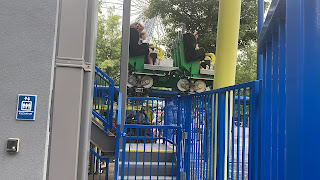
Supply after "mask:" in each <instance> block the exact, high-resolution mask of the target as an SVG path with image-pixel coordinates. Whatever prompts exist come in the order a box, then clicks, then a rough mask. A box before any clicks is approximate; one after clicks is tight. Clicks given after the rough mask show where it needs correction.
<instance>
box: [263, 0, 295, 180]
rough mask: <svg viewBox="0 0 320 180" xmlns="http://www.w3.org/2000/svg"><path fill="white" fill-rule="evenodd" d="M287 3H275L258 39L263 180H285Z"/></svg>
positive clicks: (283, 1) (275, 1) (282, 1)
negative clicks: (260, 76) (260, 61)
mask: <svg viewBox="0 0 320 180" xmlns="http://www.w3.org/2000/svg"><path fill="white" fill-rule="evenodd" d="M287 3H288V4H290V3H292V2H289V1H288V2H286V1H285V0H274V1H273V2H272V4H271V6H270V10H269V12H268V15H267V18H266V20H265V23H264V26H263V29H262V31H261V33H260V36H259V39H258V53H259V54H260V55H262V56H263V66H261V67H262V82H263V83H262V94H261V101H262V116H261V129H260V133H261V135H260V138H261V139H260V143H261V144H260V145H261V147H260V149H261V152H259V156H258V161H259V166H258V167H259V168H260V169H259V173H260V177H259V179H285V169H284V167H285V111H286V69H287V67H286V66H287V65H286V46H287V45H286V44H287V42H286V10H287V8H286V4H287ZM292 10H293V9H292ZM297 28H298V27H297ZM296 88H297V87H296ZM293 98H294V97H293Z"/></svg>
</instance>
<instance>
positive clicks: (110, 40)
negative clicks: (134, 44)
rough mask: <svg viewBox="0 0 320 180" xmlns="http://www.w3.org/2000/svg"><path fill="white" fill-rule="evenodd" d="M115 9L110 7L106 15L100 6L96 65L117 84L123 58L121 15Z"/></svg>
mask: <svg viewBox="0 0 320 180" xmlns="http://www.w3.org/2000/svg"><path fill="white" fill-rule="evenodd" d="M101 5H102V3H101V1H100V7H101ZM114 9H115V8H114V7H109V8H108V9H107V13H106V16H105V15H103V14H102V11H101V8H99V16H98V32H97V48H96V65H97V66H98V67H99V68H100V69H101V70H102V71H104V72H105V73H106V74H107V75H108V76H110V77H111V78H112V79H113V80H114V81H115V82H116V84H117V83H118V81H119V75H120V59H121V30H120V25H121V23H120V18H121V17H120V16H118V15H115V14H114Z"/></svg>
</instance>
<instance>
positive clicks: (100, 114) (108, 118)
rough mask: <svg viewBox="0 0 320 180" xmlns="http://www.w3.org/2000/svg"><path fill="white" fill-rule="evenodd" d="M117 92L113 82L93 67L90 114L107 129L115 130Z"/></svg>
mask: <svg viewBox="0 0 320 180" xmlns="http://www.w3.org/2000/svg"><path fill="white" fill-rule="evenodd" d="M118 94H119V91H118V90H117V89H116V88H115V86H114V81H113V80H112V79H111V78H110V77H109V76H107V75H106V74H105V73H104V72H103V71H101V70H100V69H99V68H98V67H95V78H94V96H93V109H92V114H93V115H94V117H95V118H97V120H99V121H101V122H102V123H103V125H104V127H105V131H107V129H113V130H116V125H115V119H116V111H114V110H115V107H117V102H118V101H117V98H118Z"/></svg>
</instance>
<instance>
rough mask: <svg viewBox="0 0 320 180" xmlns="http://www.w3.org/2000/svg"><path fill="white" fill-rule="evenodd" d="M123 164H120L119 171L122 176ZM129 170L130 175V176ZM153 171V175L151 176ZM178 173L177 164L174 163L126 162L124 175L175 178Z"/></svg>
mask: <svg viewBox="0 0 320 180" xmlns="http://www.w3.org/2000/svg"><path fill="white" fill-rule="evenodd" d="M121 167H122V162H119V171H120V174H121ZM128 169H129V174H128ZM150 170H151V174H150ZM176 171H177V166H176V164H172V162H167V163H166V162H159V163H158V162H144V163H143V162H137V163H136V162H129V166H128V162H125V164H124V175H126V176H127V175H129V176H135V175H136V176H150V175H151V176H172V175H173V176H175V175H176Z"/></svg>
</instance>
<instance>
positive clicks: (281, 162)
mask: <svg viewBox="0 0 320 180" xmlns="http://www.w3.org/2000/svg"><path fill="white" fill-rule="evenodd" d="M279 23H280V24H279V138H278V139H279V140H278V144H279V145H278V147H279V154H278V168H279V170H278V179H285V177H284V168H282V167H285V118H286V116H285V107H286V87H285V84H286V64H285V62H286V35H285V21H280V22H279Z"/></svg>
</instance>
